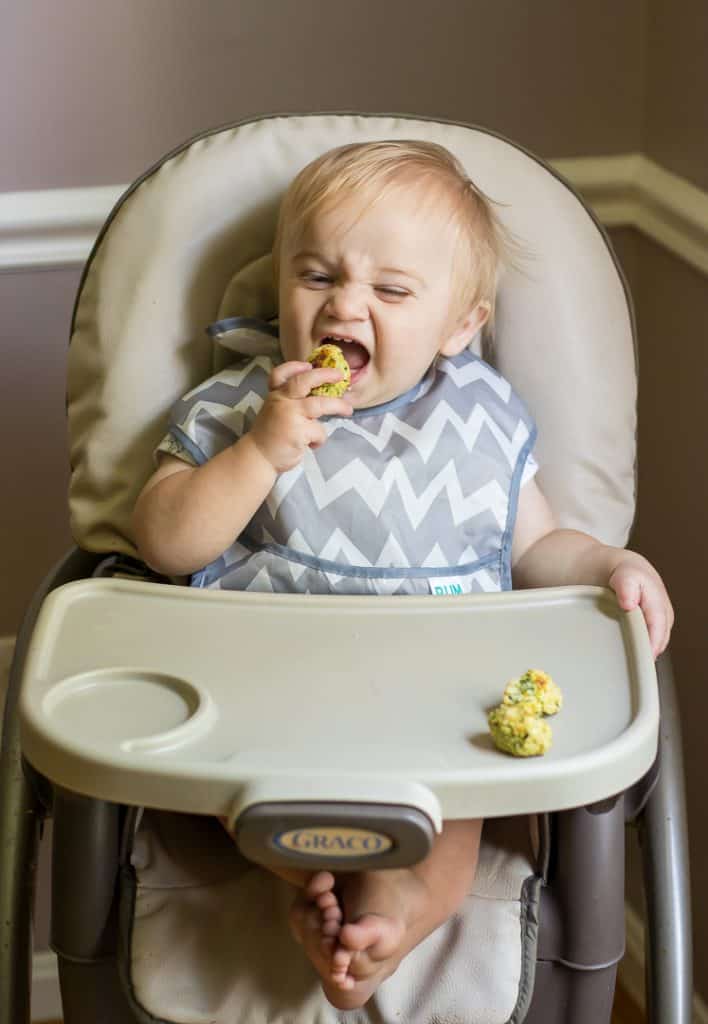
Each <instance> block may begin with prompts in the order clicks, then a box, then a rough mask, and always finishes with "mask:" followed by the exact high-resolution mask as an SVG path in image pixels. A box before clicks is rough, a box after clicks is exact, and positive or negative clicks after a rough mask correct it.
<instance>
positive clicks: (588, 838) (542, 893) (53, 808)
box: [0, 115, 692, 1024]
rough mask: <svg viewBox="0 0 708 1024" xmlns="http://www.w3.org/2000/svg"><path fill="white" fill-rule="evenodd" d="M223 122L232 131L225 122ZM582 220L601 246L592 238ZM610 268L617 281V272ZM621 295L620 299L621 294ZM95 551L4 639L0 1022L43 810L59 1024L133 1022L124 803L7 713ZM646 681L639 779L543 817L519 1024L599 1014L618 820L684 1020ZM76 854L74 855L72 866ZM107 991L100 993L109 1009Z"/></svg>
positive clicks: (663, 776)
mask: <svg viewBox="0 0 708 1024" xmlns="http://www.w3.org/2000/svg"><path fill="white" fill-rule="evenodd" d="M332 116H335V115H332ZM345 116H347V115H345ZM403 120H404V121H405V120H406V119H405V118H404V119H403ZM234 127H238V126H230V128H234ZM462 127H465V126H462ZM223 131H226V129H224V130H223ZM475 131H477V132H480V131H481V130H479V129H475ZM214 134H218V133H205V135H204V136H200V137H199V138H198V139H196V140H190V142H189V143H187V144H185V146H183V147H180V148H179V149H178V150H176V151H174V153H172V154H168V156H167V157H165V158H164V160H163V161H160V162H159V164H157V165H156V167H154V168H152V169H151V170H150V171H149V172H147V174H146V175H144V176H143V178H141V179H140V180H139V181H138V182H136V184H135V185H134V186H132V188H131V189H130V190H129V191H128V193H126V196H125V197H124V198H123V200H121V202H120V203H119V204H118V206H117V207H116V209H115V210H114V211H113V213H112V215H111V218H109V221H108V222H107V225H106V228H104V231H102V232H101V236H99V240H98V241H97V244H96V247H95V248H94V253H92V256H91V258H90V259H89V262H88V264H87V268H86V270H85V271H84V275H83V278H82V283H81V286H80V290H79V294H81V289H82V288H83V287H84V284H85V281H86V276H87V272H88V269H89V266H90V264H91V261H92V259H93V258H94V255H95V253H96V252H97V251H98V248H99V246H100V243H101V240H102V238H103V237H104V235H105V232H106V230H107V228H108V226H109V225H110V223H111V220H112V219H113V218H114V217H115V215H116V213H117V211H119V210H120V208H121V205H122V203H123V202H124V201H125V200H126V199H127V198H128V197H129V196H130V195H131V193H132V192H133V191H134V190H135V189H136V188H137V187H138V185H139V184H140V183H141V182H142V181H144V180H146V179H148V178H149V177H150V176H151V175H153V174H154V173H155V171H157V170H159V169H160V168H161V166H162V165H163V164H165V163H166V162H167V161H168V160H169V159H170V158H172V157H174V156H175V155H177V156H179V154H180V153H182V152H183V151H186V150H187V149H188V148H189V146H191V145H194V143H195V142H196V143H199V142H200V141H202V140H205V139H206V140H208V139H209V137H210V136H211V135H214ZM487 134H489V135H490V137H492V138H498V137H495V136H492V133H487ZM503 141H505V140H503ZM516 148H517V149H518V147H516ZM533 159H534V160H535V159H536V158H533ZM537 163H539V164H541V162H540V161H537ZM551 173H553V172H551ZM576 198H578V199H580V197H577V196H576ZM580 202H581V203H582V200H581V199H580ZM583 205H585V204H583ZM586 210H587V207H586ZM587 212H588V214H589V216H590V217H592V214H591V213H590V211H587ZM592 219H593V220H595V219H594V218H592ZM595 224H596V226H597V228H598V230H599V231H600V233H601V235H602V236H603V238H604V239H605V242H606V243H607V245H608V249H609V243H608V242H607V236H606V234H605V232H604V231H603V229H602V228H601V227H600V225H599V224H597V222H596V221H595ZM610 252H611V250H610ZM615 266H616V262H615ZM617 272H618V274H619V275H620V276H621V271H619V268H617ZM625 288H626V286H625ZM627 301H628V302H630V305H631V300H629V296H628V295H627ZM77 306H78V299H77ZM632 326H633V324H632ZM89 549H90V550H89ZM108 553H110V551H109V550H107V549H105V548H104V549H96V548H95V544H94V542H93V540H92V539H89V540H88V541H87V542H86V545H85V549H82V548H81V547H77V548H76V549H74V550H73V551H72V552H70V553H69V554H68V555H67V557H66V558H65V559H63V560H62V561H61V562H60V563H59V565H58V566H57V567H56V568H55V569H54V570H53V571H52V572H51V573H50V575H49V576H48V577H47V579H46V580H45V581H44V583H43V584H42V585H41V587H40V588H39V589H38V591H37V592H36V594H35V596H34V598H33V601H32V604H31V606H30V608H29V610H28V613H27V615H26V617H25V620H24V622H23V624H22V627H21V630H20V633H19V636H18V640H17V645H16V649H15V655H14V659H13V663H12V667H11V672H10V682H9V690H8V695H7V700H6V706H5V718H4V731H3V741H2V750H1V752H0V753H1V761H0V933H1V935H2V941H1V942H0V980H1V984H0V1024H28V1022H29V1020H30V986H31V910H32V900H33V893H34V876H35V868H36V860H37V848H38V840H39V835H40V833H41V829H42V823H43V821H44V819H45V818H46V817H47V815H50V814H51V815H53V817H54V861H53V894H52V946H53V948H54V949H55V951H56V952H57V954H58V957H59V964H60V977H61V984H62V991H63V998H64V1001H65V1015H66V1016H65V1019H66V1024H88V1022H89V1021H95V1020H96V1019H101V1021H102V1022H106V1024H127V1022H129V1021H133V1020H141V1019H146V1018H140V1017H139V1016H138V1017H136V1016H135V1015H133V1014H132V1013H131V1011H130V1010H129V1009H128V1007H127V1005H126V1004H125V1003H124V997H123V996H122V994H121V990H120V988H119V985H118V973H119V971H120V969H121V968H120V964H119V960H118V959H117V944H118V923H117V917H118V912H119V908H118V904H117V899H116V894H117V882H118V876H119V873H120V871H121V864H122V852H121V846H122V843H123V838H122V837H123V833H124V829H123V826H124V824H125V822H126V818H128V819H129V818H130V811H129V809H126V808H121V807H118V806H117V805H114V804H108V803H105V802H102V801H99V800H93V799H89V798H86V797H79V796H77V795H75V794H69V793H67V792H64V791H62V790H61V789H58V788H56V787H55V788H54V789H53V788H52V787H51V785H49V783H48V782H47V780H46V779H43V778H41V777H40V776H38V775H37V773H36V772H35V771H34V770H33V769H32V768H31V767H30V766H29V765H28V764H27V763H26V762H25V761H24V759H23V755H22V751H21V747H20V737H19V722H18V716H17V713H16V708H17V702H18V698H19V689H20V685H21V678H22V674H23V668H24V664H25V660H26V656H27V652H28V649H29V647H30V645H31V643H32V634H33V630H34V625H35V622H36V619H37V616H38V614H39V611H40V608H41V605H42V602H43V601H44V599H45V597H46V596H47V595H48V594H49V593H50V592H51V591H52V590H54V589H55V588H57V587H59V586H61V585H63V584H64V583H67V582H71V581H75V580H80V579H86V578H88V577H90V576H91V575H92V573H93V571H94V569H95V568H96V566H97V564H98V563H99V562H100V561H101V560H102V559H104V558H105V555H106V554H108ZM658 679H659V691H660V701H661V730H660V746H659V756H658V757H657V761H656V763H655V766H654V768H653V769H652V771H651V772H650V773H649V775H648V776H647V777H646V778H645V779H644V780H642V781H641V782H640V783H638V784H637V785H636V786H635V787H634V788H633V789H632V790H630V791H628V792H627V793H625V794H620V795H618V796H616V797H613V798H611V799H609V800H606V801H603V802H601V803H600V804H596V805H593V806H592V807H588V808H577V809H574V810H568V811H562V812H558V813H554V814H552V815H548V816H545V818H544V829H543V830H542V831H543V832H544V833H545V836H546V844H545V856H544V857H543V858H542V864H541V866H540V869H539V876H538V879H537V880H536V881H537V884H538V890H539V896H538V906H539V914H540V924H539V922H536V921H528V922H526V926H527V927H529V928H536V927H538V936H539V939H538V959H537V963H536V964H535V965H534V966H529V969H528V971H527V973H526V975H525V978H526V983H527V984H528V985H529V986H531V985H532V984H533V975H534V974H535V986H534V987H533V996H532V997H530V1000H529V1001H530V1006H529V1008H528V1012H527V1014H526V1015H525V1017H519V1018H518V1021H519V1022H520V1021H521V1020H522V1019H523V1020H526V1021H527V1022H528V1024H540V1022H541V1021H543V1022H544V1024H556V1022H558V1024H560V1022H561V1021H563V1020H572V1021H573V1024H585V1022H587V1024H590V1022H591V1021H592V1022H599V1021H601V1020H608V1019H609V1013H610V1009H611V1004H612V996H613V991H614V982H615V976H616V970H617V964H618V962H619V960H620V959H621V956H622V953H623V945H624V920H623V915H624V899H623V893H624V877H623V861H624V826H625V823H633V824H636V825H637V827H638V828H639V834H640V839H641V844H642V852H643V865H644V880H645V889H646V895H647V911H648V919H647V937H648V943H647V972H646V973H647V1012H648V1019H649V1021H650V1022H652V1024H656V1022H659V1024H688V1021H689V1020H690V1019H691V997H692V976H691V935H690V905H689V874H688V852H687V838H686V820H685V798H684V789H683V769H682V756H681V739H680V725H679V718H678V711H677V705H676V699H675V692H674V683H673V675H672V670H671V664H670V660H669V656H668V654H665V655H663V656H662V658H661V659H660V660H659V663H658ZM79 853H81V855H82V857H83V858H84V859H83V860H82V861H81V862H79V860H78V857H79ZM79 863H80V867H77V865H78V864H79ZM77 901H80V902H81V903H83V904H84V905H85V906H86V905H87V906H86V910H87V912H86V913H85V914H82V915H77V914H76V913H74V910H75V907H76V903H77ZM107 996H111V997H112V1001H111V1002H110V1003H108V1002H107ZM99 1014H100V1018H99ZM514 1021H515V1022H516V1018H514Z"/></svg>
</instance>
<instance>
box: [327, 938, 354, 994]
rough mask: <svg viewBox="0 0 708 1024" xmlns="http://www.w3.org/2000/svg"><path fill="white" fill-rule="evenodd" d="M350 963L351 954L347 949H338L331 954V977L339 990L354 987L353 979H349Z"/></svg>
mask: <svg viewBox="0 0 708 1024" xmlns="http://www.w3.org/2000/svg"><path fill="white" fill-rule="evenodd" d="M351 963H352V953H351V951H350V950H348V949H342V948H341V947H340V948H339V949H336V950H335V951H334V953H333V954H332V968H331V977H332V981H333V982H334V983H335V985H338V986H339V987H340V988H352V987H353V985H354V979H353V978H350V977H349V968H350V967H351Z"/></svg>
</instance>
